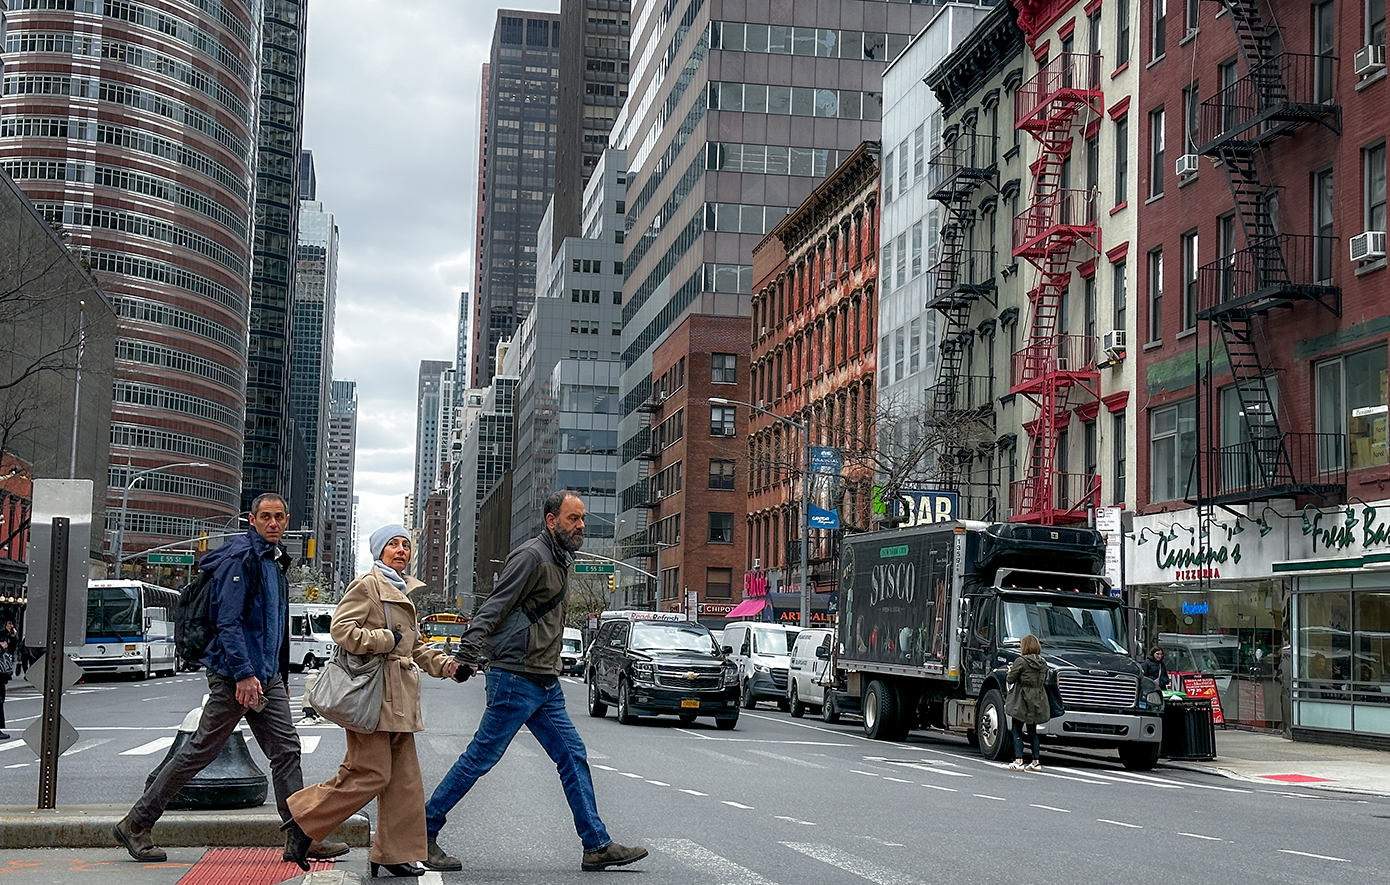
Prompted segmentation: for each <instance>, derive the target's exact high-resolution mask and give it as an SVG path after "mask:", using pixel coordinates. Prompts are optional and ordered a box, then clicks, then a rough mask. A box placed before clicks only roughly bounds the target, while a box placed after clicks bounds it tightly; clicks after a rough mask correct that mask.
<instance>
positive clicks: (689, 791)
mask: <svg viewBox="0 0 1390 885" xmlns="http://www.w3.org/2000/svg"><path fill="white" fill-rule="evenodd" d="M681 792H682V793H689V794H690V795H692V796H708V795H709V793H701V792H700V791H699V790H681Z"/></svg>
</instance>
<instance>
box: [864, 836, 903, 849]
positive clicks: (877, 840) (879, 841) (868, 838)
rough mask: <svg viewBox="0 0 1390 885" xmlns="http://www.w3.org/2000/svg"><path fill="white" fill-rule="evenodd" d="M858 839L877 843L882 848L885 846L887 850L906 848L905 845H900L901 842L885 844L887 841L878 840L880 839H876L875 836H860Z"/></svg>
mask: <svg viewBox="0 0 1390 885" xmlns="http://www.w3.org/2000/svg"><path fill="white" fill-rule="evenodd" d="M859 838H861V839H867V840H868V841H870V842H877V843H878V844H879V845H884V846H886V847H888V848H906V847H907V846H906V845H904V844H903V843H901V842H887V841H884V840H883V839H880V838H878V837H876V836H860V837H859Z"/></svg>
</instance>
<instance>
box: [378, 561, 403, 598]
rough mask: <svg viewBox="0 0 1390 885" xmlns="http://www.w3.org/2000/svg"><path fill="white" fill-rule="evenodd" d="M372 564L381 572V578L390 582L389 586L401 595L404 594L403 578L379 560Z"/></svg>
mask: <svg viewBox="0 0 1390 885" xmlns="http://www.w3.org/2000/svg"><path fill="white" fill-rule="evenodd" d="M374 564H375V565H376V567H377V568H378V569H379V570H380V571H381V574H382V577H384V578H386V580H388V581H390V582H391V586H393V587H395V588H396V589H397V590H399V591H401V592H402V593H404V592H405V578H402V577H401V576H400V574H399V573H398V572H397V571H396V570H395V569H393V568H391V566H389V565H387V564H386V563H384V562H382V561H381V560H379V559H378V560H377V561H376V562H375V563H374Z"/></svg>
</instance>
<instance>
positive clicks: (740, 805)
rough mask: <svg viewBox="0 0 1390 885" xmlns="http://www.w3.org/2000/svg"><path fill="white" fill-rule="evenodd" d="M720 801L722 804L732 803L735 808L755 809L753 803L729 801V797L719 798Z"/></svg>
mask: <svg viewBox="0 0 1390 885" xmlns="http://www.w3.org/2000/svg"><path fill="white" fill-rule="evenodd" d="M719 801H720V802H721V803H722V804H724V805H730V806H732V807H734V808H742V809H743V810H744V811H752V810H753V806H751V805H744V804H743V803H742V802H731V801H729V800H728V799H721V800H719Z"/></svg>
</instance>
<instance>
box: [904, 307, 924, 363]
mask: <svg viewBox="0 0 1390 885" xmlns="http://www.w3.org/2000/svg"><path fill="white" fill-rule="evenodd" d="M907 327H908V341H907V373H908V374H909V375H915V374H917V372H918V371H919V370H920V369H921V368H922V318H921V317H917V318H915V319H913V320H912V322H910V323H908V326H907Z"/></svg>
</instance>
